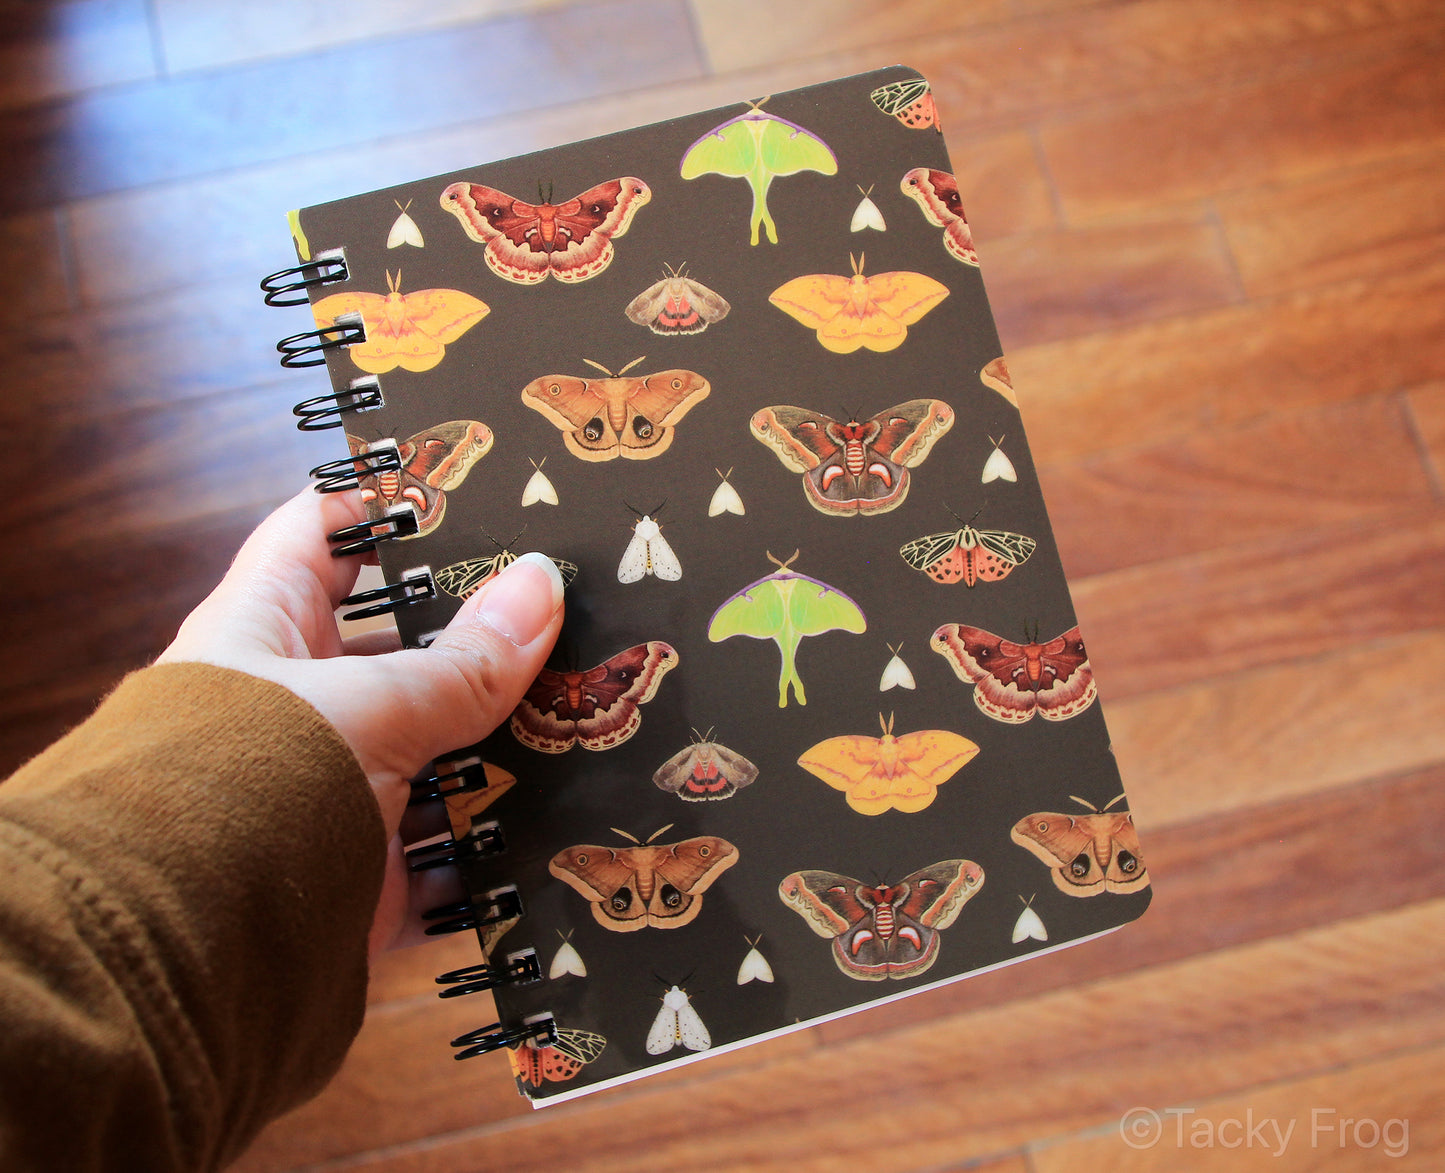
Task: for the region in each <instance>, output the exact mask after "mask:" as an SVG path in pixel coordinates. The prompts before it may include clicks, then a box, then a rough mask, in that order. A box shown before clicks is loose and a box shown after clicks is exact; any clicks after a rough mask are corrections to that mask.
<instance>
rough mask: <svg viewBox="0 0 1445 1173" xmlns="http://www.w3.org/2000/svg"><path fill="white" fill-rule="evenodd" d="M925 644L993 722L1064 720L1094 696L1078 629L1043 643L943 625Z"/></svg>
mask: <svg viewBox="0 0 1445 1173" xmlns="http://www.w3.org/2000/svg"><path fill="white" fill-rule="evenodd" d="M929 646H930V647H932V648H933V650H934V651H935V652H937V653H938V654H939V655H940V656H942V657H943V658H944V659H945V660H946V661H948V664H949V666H950V667H951V668H952V669H953V671H954V673H955V675H957V676H958V678H959V679H960V680H962V681H964V682H966V683H969V684H972V685H974V690H973V703H974V704H976V705H977V706H978V707H979V709H980V710H981V711H982V712H984V713H986V714H988V716H990V717H992V718H993V719H994V720H995V721H1004V722H1007V723H1008V724H1011V725H1018V724H1022V723H1023V722H1024V721H1030V720H1032V719H1033V716H1034V714H1035V713H1038V714H1039V715H1040V716H1042V717H1043V718H1044V719H1045V720H1048V721H1066V720H1068V719H1069V718H1070V717H1077V716H1078V715H1079V714H1080V713H1082V712H1083V711H1084V710H1085V709H1087V708H1088V707H1089V706H1090V705H1092V704H1093V703H1094V698H1095V697H1096V696H1097V695H1098V690H1097V689H1096V688H1095V686H1094V672H1093V669H1091V668H1090V667H1089V653H1088V652H1086V651H1085V650H1084V641H1083V639H1082V638H1081V637H1080V636H1079V629H1078V628H1077V627H1071V628H1069V630H1068V631H1066V632H1064V633H1063V634H1062V635H1060V636H1056V637H1055V638H1054V639H1051V640H1049V641H1048V643H1039V642H1038V640H1037V638H1035V639H1033V640H1031V641H1029V642H1028V643H1021V644H1016V643H1014V642H1012V641H1011V640H1006V639H1004V638H1003V637H1002V636H997V635H994V634H993V633H992V632H991V631H984V630H983V628H981V627H969V626H968V625H966V624H962V623H945V624H944V625H943V626H942V627H940V628H939V629H938V630H937V631H935V632H934V633H933V638H932V640H931V641H930V643H929Z"/></svg>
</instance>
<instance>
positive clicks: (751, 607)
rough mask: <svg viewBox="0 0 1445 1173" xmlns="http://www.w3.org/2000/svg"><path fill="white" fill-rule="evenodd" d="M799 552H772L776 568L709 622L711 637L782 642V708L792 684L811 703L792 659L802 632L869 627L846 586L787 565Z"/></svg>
mask: <svg viewBox="0 0 1445 1173" xmlns="http://www.w3.org/2000/svg"><path fill="white" fill-rule="evenodd" d="M797 557H798V554H797V551H794V552H793V557H792V558H789V559H788V560H787V561H786V562H779V561H778V560H777V559H776V558H774V557H773V556H772V555H771V554H769V555H768V558H769V560H770V561H772V562H773V563H774V564H775V565H776V566H777V568H778V569H777V570H775V571H773V573H772V574H770V575H768V576H767V577H766V578H760V579H758V581H757V582H755V583H753V584H752V585H751V586H747V587H744V588H743V589H742V590H740V591H739V592H738V593H737V594H735V595H733V597H732V598H730V599H728V600H727V602H725V603H724V604H723V605H722V606H721V607H719V608H718V609H717V610H716V611H715V612H714V613H713V617H712V619H711V621H710V622H709V623H708V628H707V637H708V639H710V640H712V642H713V643H721V642H722V641H723V640H725V639H731V638H732V637H733V636H735V635H748V636H752V638H753V639H770V640H772V641H773V642H774V643H775V644H777V645H778V651H779V652H781V653H782V657H783V667H782V671H781V672H780V673H779V675H778V708H780V709H781V708H785V707H787V704H788V685H790V684H791V685H792V686H793V694H794V696H796V697H797V698H798V704H800V705H806V704H807V703H808V698H807V696H806V695H805V694H804V692H803V681H802V679H801V678H800V677H799V676H798V668H797V665H796V664H795V663H794V659H793V658H794V656H795V655H796V653H797V651H798V645H799V644H800V643H802V642H803V637H804V636H808V635H822V634H823V633H824V632H825V631H851V632H853V633H854V634H855V635H856V634H858V633H860V632H862V631H865V630H866V629H867V627H868V622H867V620H865V619H864V618H863V612H862V611H860V610H859V609H858V604H857V603H855V602H854V601H853V600H852V599H850V598H849V597H848V596H847V595H845V594H844V593H843V592H842V591H840V590H836V589H835V588H833V587H830V586H829V585H828V584H827V583H823V582H819V581H818V580H817V579H816V578H809V577H808V576H807V575H806V574H798V573H796V572H795V571H791V570H789V569H788V567H789V566H791V565H792V563H793V561H794V559H796V558H797Z"/></svg>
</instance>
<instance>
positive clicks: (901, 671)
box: [878, 644, 918, 692]
mask: <svg viewBox="0 0 1445 1173" xmlns="http://www.w3.org/2000/svg"><path fill="white" fill-rule="evenodd" d="M902 648H903V645H902V644H899V645H898V647H896V648H895V647H894V646H893V645H892V644H889V645H888V650H889V651H890V652H892V653H893V659H891V660H889V661H888V663H887V664H885V665H884V667H883V677H882V679H881V680H879V681H878V691H879V692H887V691H888V690H889V689H890V688H917V687H918V685H917V683H916V682H915V681H914V679H913V673H912V672H910V671H909V670H908V665H907V664H905V663H904V662H903V657H902V656H900V655H899V654H898V653H899V651H900V650H902Z"/></svg>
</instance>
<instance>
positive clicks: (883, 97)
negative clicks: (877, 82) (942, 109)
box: [868, 77, 943, 134]
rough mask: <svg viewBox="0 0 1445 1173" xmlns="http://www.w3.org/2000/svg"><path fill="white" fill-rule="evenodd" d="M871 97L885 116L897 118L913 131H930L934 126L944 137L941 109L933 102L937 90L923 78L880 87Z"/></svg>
mask: <svg viewBox="0 0 1445 1173" xmlns="http://www.w3.org/2000/svg"><path fill="white" fill-rule="evenodd" d="M868 97H869V98H870V99H872V102H873V105H875V106H877V107H878V109H880V110H882V111H883V113H885V114H891V115H893V117H894V118H896V119H898V121H899V122H901V123H903V125H904V126H906V127H908V128H909V129H910V130H927V129H928V128H929V127H930V126H931V127H933V129H934V130H936V131H938V133H939V134H942V133H943V124H942V123H941V122H939V120H938V105H937V104H936V103H935V102H934V100H933V87H932V86H930V85H929V84H928V83H927V82H926V81H924V80H923V79H922V78H921V77H910V78H908V79H906V80H905V81H891V82H889V83H888V84H887V85H884V86H879V87H878V88H877V89H876V90H874V91H873V92H872V93H871V94H869V95H868Z"/></svg>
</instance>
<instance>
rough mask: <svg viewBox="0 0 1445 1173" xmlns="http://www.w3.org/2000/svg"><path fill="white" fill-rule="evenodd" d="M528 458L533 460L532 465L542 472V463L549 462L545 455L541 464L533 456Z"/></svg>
mask: <svg viewBox="0 0 1445 1173" xmlns="http://www.w3.org/2000/svg"><path fill="white" fill-rule="evenodd" d="M527 459H528V460H531V461H532V467H533V468H535V469H536V470H537V471H538V472H541V471H542V465H543V464H546V463H547V458H546V457H545V456H544V457H542V461H541V463H540V464H539V463H538V462H537V461H535V460H532V458H531V457H530V456H529V457H527Z"/></svg>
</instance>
